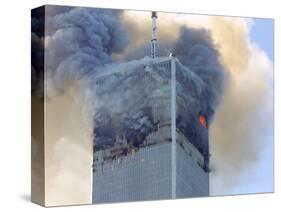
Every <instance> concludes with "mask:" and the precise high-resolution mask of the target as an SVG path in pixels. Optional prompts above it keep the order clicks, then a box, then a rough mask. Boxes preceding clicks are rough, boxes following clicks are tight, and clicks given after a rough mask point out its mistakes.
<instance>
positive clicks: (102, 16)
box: [32, 6, 128, 96]
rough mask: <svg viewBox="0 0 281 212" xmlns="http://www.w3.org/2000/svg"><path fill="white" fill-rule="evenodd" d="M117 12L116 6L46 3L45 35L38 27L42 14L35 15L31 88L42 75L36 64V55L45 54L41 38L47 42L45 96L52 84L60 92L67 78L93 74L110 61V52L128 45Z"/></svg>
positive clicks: (74, 78)
mask: <svg viewBox="0 0 281 212" xmlns="http://www.w3.org/2000/svg"><path fill="white" fill-rule="evenodd" d="M120 13H121V12H120V11H118V10H115V11H113V10H102V9H92V8H79V7H78V8H72V7H66V8H65V7H57V6H47V7H46V10H45V37H43V36H44V34H42V33H41V32H40V31H38V30H37V29H39V28H40V25H42V24H44V21H43V20H42V16H41V17H40V16H39V15H38V17H36V16H34V17H33V18H32V28H33V32H32V67H33V72H32V82H33V86H32V88H33V90H36V84H37V83H38V81H40V79H42V77H43V74H42V72H43V67H42V63H41V64H38V63H37V61H39V60H38V59H37V58H36V57H38V56H40V55H41V54H44V52H43V47H44V45H43V38H45V44H46V45H45V58H46V61H45V63H46V72H45V80H47V93H48V96H51V95H52V92H51V91H52V90H53V89H54V88H55V90H56V91H60V92H63V90H64V86H65V84H66V83H67V82H69V81H72V80H78V79H79V78H81V77H82V76H85V75H86V74H90V75H91V74H95V71H96V70H97V68H98V67H101V66H103V65H104V64H107V63H111V62H113V61H112V58H111V54H112V53H117V52H121V51H122V50H123V49H124V48H125V47H126V46H127V44H128V37H127V33H126V30H125V28H124V27H123V26H122V24H121V23H120V21H119V15H120ZM49 84H51V85H50V86H48V85H49ZM48 88H50V90H49V89H48ZM51 89H52V90H51Z"/></svg>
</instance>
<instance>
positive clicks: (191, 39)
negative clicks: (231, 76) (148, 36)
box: [126, 26, 228, 123]
mask: <svg viewBox="0 0 281 212" xmlns="http://www.w3.org/2000/svg"><path fill="white" fill-rule="evenodd" d="M149 47H150V46H149V45H142V46H140V47H138V48H136V49H134V50H133V52H130V54H129V55H128V56H127V57H126V60H131V59H137V58H142V57H144V56H145V55H149V54H150V49H149ZM217 48H218V47H217V46H216V45H215V44H214V41H213V39H212V36H211V32H210V31H209V30H207V29H203V28H199V29H198V28H191V27H186V26H182V27H180V30H179V36H178V38H177V39H175V40H169V41H166V40H165V43H161V40H160V41H159V42H158V50H159V55H160V56H167V55H168V54H169V52H172V53H174V54H175V56H176V57H177V58H178V59H179V61H180V62H181V63H182V64H183V65H184V66H186V67H188V68H189V69H190V70H191V71H192V72H193V73H194V74H195V75H196V76H197V77H199V78H200V80H202V81H203V84H202V83H201V84H198V81H196V80H195V81H194V82H193V83H196V82H197V84H198V86H199V87H200V90H201V92H200V95H198V96H197V97H196V98H197V99H198V101H199V102H200V106H201V109H202V113H203V114H204V115H205V116H206V117H207V118H208V122H209V123H211V121H212V118H213V115H214V112H215V109H216V107H217V106H218V105H219V103H220V101H221V98H222V96H223V91H224V88H225V85H226V81H227V78H228V76H227V71H226V67H225V66H223V65H222V64H221V62H220V54H219V52H218V50H217ZM197 89H198V88H197ZM185 92H188V90H186V91H185Z"/></svg>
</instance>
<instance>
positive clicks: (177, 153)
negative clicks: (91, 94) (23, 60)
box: [92, 13, 209, 203]
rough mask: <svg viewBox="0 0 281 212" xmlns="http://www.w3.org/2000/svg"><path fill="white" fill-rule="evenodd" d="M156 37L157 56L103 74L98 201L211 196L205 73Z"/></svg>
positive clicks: (98, 84)
mask: <svg viewBox="0 0 281 212" xmlns="http://www.w3.org/2000/svg"><path fill="white" fill-rule="evenodd" d="M155 19H156V13H153V14H152V22H154V20H155ZM155 24H156V23H155ZM152 26H153V24H152ZM152 29H154V27H152ZM155 33H156V28H155ZM152 34H153V30H152ZM152 38H153V39H154V38H155V39H157V38H156V36H155V37H154V36H152ZM153 39H152V41H151V53H152V54H151V58H144V59H141V60H139V61H137V62H135V61H132V62H128V63H127V64H126V65H124V64H120V65H119V66H118V67H115V70H112V69H110V68H109V70H108V71H105V72H104V73H103V74H101V75H99V76H98V77H97V78H96V81H95V91H96V93H95V116H94V127H95V128H94V150H93V151H94V161H93V181H92V201H93V203H101V202H122V201H138V200H156V199H170V198H184V197H199V196H208V195H209V171H208V164H209V146H208V120H207V118H206V116H205V115H204V114H202V112H201V111H202V110H201V108H200V105H199V104H198V101H197V99H196V96H197V92H199V91H198V90H197V88H196V83H198V82H200V79H199V78H198V79H197V78H196V76H195V75H194V74H193V73H192V72H191V71H190V70H189V69H188V68H187V67H185V66H183V65H182V64H181V63H180V62H179V60H178V59H177V58H175V57H174V56H171V57H156V54H155V52H156V51H157V48H156V40H153ZM154 41H155V42H154ZM154 44H155V45H154ZM195 80H196V83H195Z"/></svg>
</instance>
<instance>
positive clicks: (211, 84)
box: [32, 6, 271, 204]
mask: <svg viewBox="0 0 281 212" xmlns="http://www.w3.org/2000/svg"><path fill="white" fill-rule="evenodd" d="M135 14H136V15H135V17H132V16H131V15H129V13H127V12H124V13H121V12H120V11H112V10H99V9H90V8H89V9H87V8H72V7H69V8H65V7H54V6H48V7H47V9H46V34H45V37H44V35H43V34H42V33H41V32H40V30H37V29H39V28H40V27H39V26H40V25H41V24H42V20H41V19H39V18H38V17H39V16H35V17H34V18H33V19H32V28H33V29H34V32H33V33H32V44H33V45H32V47H33V48H32V58H33V63H32V76H33V77H32V90H33V94H34V96H35V94H37V95H36V96H40V97H42V91H40V89H38V88H40V87H42V86H40V85H42V83H43V75H44V77H45V83H46V84H45V86H46V89H47V90H46V94H47V101H46V108H47V111H46V125H48V127H47V128H46V132H45V133H46V135H47V137H46V144H47V145H46V147H45V148H46V149H45V154H46V155H45V156H46V157H45V158H46V188H47V191H46V193H47V198H49V199H47V201H49V203H51V204H56V203H57V204H62V203H65V204H75V203H79V204H81V203H84V202H85V203H89V202H90V198H91V194H90V192H91V191H90V189H91V188H90V186H89V185H91V175H90V174H91V165H92V155H91V154H92V152H91V151H92V139H93V138H92V136H93V135H92V130H93V127H94V126H93V122H92V120H93V119H92V118H93V117H92V113H93V111H92V110H93V109H92V105H93V102H92V101H93V98H92V97H93V90H92V87H91V82H92V79H94V78H95V76H96V74H97V73H98V72H102V71H104V68H103V66H104V65H105V64H108V63H112V62H113V61H114V60H115V61H118V62H127V61H129V60H131V59H140V58H142V57H143V56H147V55H149V51H148V50H149V44H148V42H149V41H150V32H151V29H150V27H151V25H150V13H149V12H145V16H141V15H139V14H141V12H135ZM186 17H187V19H179V18H178V17H177V16H173V14H165V13H161V15H159V18H158V23H159V27H158V29H159V41H160V47H159V48H160V54H161V55H163V56H166V55H168V53H169V51H172V52H173V53H175V55H176V57H177V58H178V59H179V60H180V62H181V63H182V64H184V65H185V66H186V67H188V68H190V70H192V71H193V74H195V75H196V76H197V77H199V78H200V80H201V81H203V84H202V85H204V86H203V87H202V88H203V89H202V92H199V94H200V95H198V96H197V97H198V101H199V102H200V106H201V107H202V108H201V109H202V111H201V112H202V113H203V114H204V115H206V116H207V118H208V122H209V123H210V122H211V121H212V116H213V113H214V112H215V110H216V108H217V107H218V106H219V109H218V111H217V112H216V114H217V115H215V116H214V122H213V125H210V131H211V139H210V142H211V144H212V145H213V147H212V148H211V149H212V152H214V153H213V154H214V155H218V154H220V156H219V157H214V158H215V160H213V161H214V171H213V172H214V173H215V175H214V178H213V179H214V180H213V181H214V182H215V184H216V185H218V184H223V186H221V187H222V188H223V189H222V190H223V191H222V190H219V189H215V191H214V192H213V193H215V194H226V193H228V192H229V191H230V190H231V189H229V188H228V190H227V189H225V188H226V187H227V186H229V185H231V186H233V185H237V184H238V183H239V176H240V173H241V172H243V170H244V169H245V167H247V165H249V164H254V163H255V161H256V159H257V158H258V157H259V152H260V149H261V148H262V147H263V145H262V144H263V142H262V141H261V139H259V140H258V139H257V138H262V136H264V134H263V129H264V127H266V126H264V125H263V124H260V123H261V121H262V120H264V119H263V118H264V114H263V113H264V112H265V111H264V110H262V109H263V108H264V107H263V106H264V105H266V108H267V109H268V111H269V114H271V107H270V106H271V103H270V102H269V103H268V93H269V92H268V90H269V89H270V88H269V87H268V85H267V84H266V83H265V81H264V80H263V79H264V78H263V75H265V76H267V74H266V73H265V70H267V69H268V67H269V66H268V65H261V63H262V62H264V61H267V60H266V59H264V57H261V59H262V60H259V61H256V60H254V58H255V57H256V56H257V55H258V56H259V58H260V54H259V50H257V49H254V50H253V49H249V48H248V47H249V45H250V44H249V43H248V41H247V40H246V41H245V40H244V39H245V37H246V38H247V36H248V34H247V30H244V31H243V29H244V28H243V27H245V28H247V25H245V26H244V25H243V23H242V22H239V21H238V22H237V21H236V19H228V20H225V19H224V18H223V17H219V18H218V19H214V21H213V23H211V22H210V21H209V19H210V20H213V19H212V18H210V17H207V16H206V17H207V18H206V19H208V21H206V20H203V24H202V23H197V22H196V23H192V21H191V22H190V23H188V27H187V26H186V23H187V22H188V21H187V20H189V18H192V17H191V16H186ZM193 18H194V17H193ZM195 19H196V20H198V19H199V16H196V17H195ZM177 20H180V21H179V22H177ZM193 20H194V19H193ZM200 20H201V19H200ZM221 20H225V22H226V23H225V22H224V21H221ZM241 23H242V24H241ZM198 25H199V26H200V27H198ZM202 25H203V26H204V28H208V29H202ZM241 25H242V26H243V27H242V32H241V33H240V27H241ZM126 31H128V35H129V38H130V39H128V35H127V33H126ZM234 32H235V33H236V34H235V36H234V37H235V38H234V37H233V36H231V35H233V33H234ZM231 33H232V34H231ZM237 33H238V34H237ZM223 35H226V37H224V36H223ZM227 35H229V36H227ZM44 38H45V40H44ZM44 44H45V53H46V55H45V56H46V57H45V58H46V61H45V62H46V67H45V73H44V74H43V66H42V63H41V64H40V63H39V64H38V63H36V58H37V57H40V54H43V53H44V52H43V47H44ZM127 44H128V46H127ZM243 47H246V48H243ZM35 52H36V54H35ZM254 53H256V55H255V54H254ZM239 55H240V57H238V56H239ZM132 63H134V62H132ZM137 63H138V62H136V63H135V64H137ZM255 63H257V64H255ZM221 64H223V65H221ZM127 65H128V64H127ZM114 67H117V66H112V67H111V68H114ZM120 67H121V68H123V67H122V66H118V68H120ZM124 68H126V64H125V65H124ZM247 70H255V71H257V73H259V78H258V79H259V80H258V81H256V83H255V82H254V81H251V83H248V81H249V80H250V79H252V78H251V77H250V76H251V75H249V74H244V75H243V74H242V75H243V76H245V77H241V75H239V76H238V74H237V73H240V74H241V73H249V72H246V71H247ZM250 73H253V72H250ZM255 73H256V72H255ZM246 76H247V77H246ZM228 80H229V81H228ZM226 82H227V83H226ZM226 84H229V85H226ZM246 85H248V86H249V87H247V86H246ZM257 88H259V89H257ZM224 89H225V90H226V91H225V92H226V93H225V95H226V97H224V98H223V101H221V98H222V96H223V91H224ZM246 91H249V93H247V92H246ZM246 94H247V96H246ZM257 94H258V95H257ZM241 95H242V96H243V102H246V103H247V104H238V103H237V102H238V101H240V100H241V98H240V96H241ZM253 97H255V98H253ZM252 98H253V99H254V100H255V101H251V100H252ZM220 102H222V104H221V105H219V103H220ZM265 102H266V103H268V104H266V103H265ZM129 106H130V104H128V107H129ZM257 108H258V110H257ZM114 109H117V108H114ZM248 111H251V113H248ZM266 112H267V111H266ZM231 114H232V116H235V117H236V119H235V118H233V117H232V116H231ZM127 115H130V114H127ZM134 115H136V116H139V117H138V120H141V121H143V122H139V123H134V124H135V125H134V124H132V123H131V122H130V119H126V120H127V121H128V122H127V125H128V127H130V126H136V127H138V124H142V123H150V124H151V125H149V124H148V125H146V127H147V128H145V129H146V130H147V132H149V130H148V129H150V128H151V127H152V128H153V122H152V121H151V120H147V119H142V115H143V114H141V113H139V114H134ZM248 115H249V116H248ZM217 116H218V117H217ZM216 117H217V118H216ZM225 117H226V119H227V121H228V122H227V124H225V122H226V119H225ZM257 117H258V118H257ZM250 119H252V121H253V122H255V123H256V124H255V125H254V126H252V128H251V131H247V130H245V129H247V127H249V123H250V122H249V120H250ZM269 119H270V116H269ZM124 120H125V119H124ZM266 120H267V119H266ZM241 123H242V124H241ZM269 127H270V126H269ZM232 128H234V129H235V130H234V131H232ZM241 128H243V130H242V131H241ZM137 130H138V128H137ZM147 132H144V133H147ZM235 132H236V133H235ZM238 132H239V133H238ZM237 135H239V137H237ZM257 140H258V141H259V143H258V145H256V144H257V142H256V141H257ZM238 141H240V142H238ZM243 142H246V143H247V145H244V144H243ZM245 156H247V157H245ZM229 164H231V165H230V166H229ZM217 176H227V178H223V177H217ZM216 181H219V183H217V182H216ZM228 181H229V182H228ZM211 184H212V182H211ZM225 185H226V186H225ZM215 187H216V186H215ZM229 187H230V186H229ZM73 191H74V192H73Z"/></svg>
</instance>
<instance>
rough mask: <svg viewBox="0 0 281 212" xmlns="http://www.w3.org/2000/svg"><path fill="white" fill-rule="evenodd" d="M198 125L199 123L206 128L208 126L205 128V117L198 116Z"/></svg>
mask: <svg viewBox="0 0 281 212" xmlns="http://www.w3.org/2000/svg"><path fill="white" fill-rule="evenodd" d="M199 123H200V124H201V125H202V126H203V127H205V128H208V126H207V121H206V118H205V116H203V115H199Z"/></svg>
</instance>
